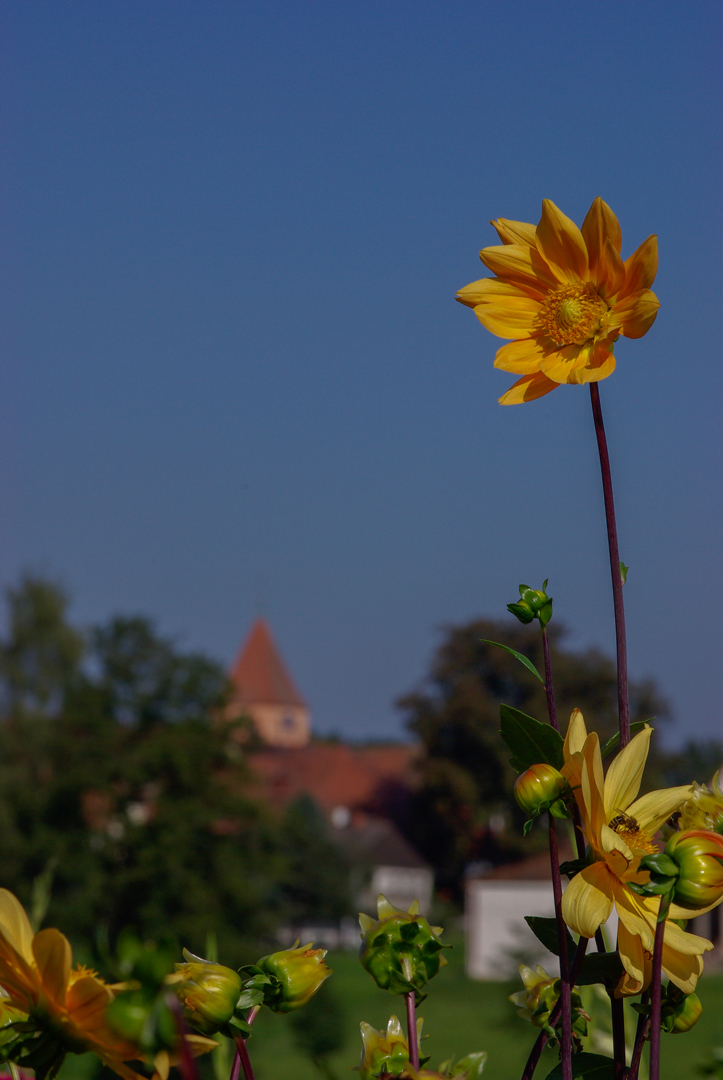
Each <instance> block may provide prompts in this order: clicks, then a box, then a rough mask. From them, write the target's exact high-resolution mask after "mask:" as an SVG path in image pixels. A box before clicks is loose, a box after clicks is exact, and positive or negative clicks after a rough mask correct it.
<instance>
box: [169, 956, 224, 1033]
mask: <svg viewBox="0 0 723 1080" xmlns="http://www.w3.org/2000/svg"><path fill="white" fill-rule="evenodd" d="M183 955H184V956H185V958H186V961H187V962H186V963H185V964H176V973H177V975H179V976H180V977H181V978H180V980H179V981H178V982H174V984H173V989H174V991H175V994H176V997H177V998H178V1000H179V1001H180V1002H181V1005H182V1006H183V1015H184V1017H185V1018H186V1020H187V1021H188V1023H189V1024H190V1025H191V1027H192V1028H195V1030H196V1031H199V1032H200V1033H201V1034H202V1035H213V1034H215V1033H216V1032H217V1031H218V1030H219V1028H222V1027H224V1025H225V1024H227V1023H228V1022H229V1020H230V1019H231V1017H232V1016H233V1014H234V1009H235V1008H236V1003H237V1001H238V999H239V996H240V994H241V978H240V976H239V975H237V974H236V972H235V971H232V969H231V968H227V967H224V966H223V965H222V964H214V963H211V961H210V960H203V959H202V958H201V957H200V956H194V955H193V953H190V952H188V950H187V949H184V950H183Z"/></svg>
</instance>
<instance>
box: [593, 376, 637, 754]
mask: <svg viewBox="0 0 723 1080" xmlns="http://www.w3.org/2000/svg"><path fill="white" fill-rule="evenodd" d="M590 401H591V403H592V415H593V420H594V421H595V435H596V436H597V448H598V452H599V454H600V472H601V473H602V485H603V498H604V500H605V520H606V522H607V530H608V550H609V551H610V573H611V575H612V583H613V605H614V608H615V641H616V646H617V661H618V717H619V722H620V746H621V747H623V746H627V745H628V743H629V742H630V706H629V703H628V651H627V643H626V638H625V607H624V605H623V581H622V577H621V576H620V551H619V548H618V530H617V526H616V524H615V503H614V502H613V480H612V474H611V472H610V457H609V455H608V444H607V439H606V438H605V427H604V425H603V416H602V409H601V407H600V390H599V388H598V385H597V383H594V382H592V383H590Z"/></svg>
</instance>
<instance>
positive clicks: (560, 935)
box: [547, 814, 572, 1080]
mask: <svg viewBox="0 0 723 1080" xmlns="http://www.w3.org/2000/svg"><path fill="white" fill-rule="evenodd" d="M547 816H548V836H549V839H550V868H551V870H552V893H553V896H554V898H555V918H556V920H557V949H558V952H559V954H560V984H561V985H560V1003H561V1006H562V1032H561V1038H560V1062H561V1069H562V1080H572V1005H571V1001H570V996H571V987H570V968H569V966H568V959H567V927H566V926H565V920H564V919H563V917H562V882H561V881H560V859H559V855H558V851H557V828H556V827H555V819H554V817H553V816H552V814H548V815H547Z"/></svg>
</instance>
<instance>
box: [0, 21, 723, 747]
mask: <svg viewBox="0 0 723 1080" xmlns="http://www.w3.org/2000/svg"><path fill="white" fill-rule="evenodd" d="M722 16H723V7H722V6H721V4H720V2H719V0H712V2H709V0H695V2H693V3H691V4H688V5H686V6H683V5H681V4H680V3H677V2H670V0H655V2H649V0H637V2H636V3H634V4H631V3H629V2H627V0H626V2H617V0H612V2H610V3H608V4H606V5H604V6H601V5H599V4H580V3H579V2H577V0H575V2H555V3H551V2H542V0H541V2H531V0H524V2H507V3H506V4H491V3H485V2H484V0H482V2H480V0H476V2H474V3H472V2H467V0H458V2H455V3H450V2H441V0H436V2H428V0H413V2H411V0H393V2H391V3H390V2H389V0H385V2H365V3H361V4H355V5H347V4H340V3H331V2H314V0H311V2H309V3H304V4H300V3H296V2H293V3H292V2H286V3H280V2H273V0H272V2H269V0H265V2H264V3H257V2H237V3H228V2H227V0H223V2H218V0H203V2H201V0H197V2H192V3H190V2H185V0H172V2H167V0H154V2H153V3H149V2H148V0H138V2H137V0H133V2H106V3H102V4H99V3H97V0H92V2H87V3H84V2H78V0H68V2H67V3H62V4H59V3H57V2H45V0H33V2H32V3H27V2H26V0H5V2H4V3H3V4H2V6H1V7H0V22H1V25H0V38H1V39H2V46H1V48H2V50H3V55H2V57H1V58H0V59H1V61H2V68H3V76H2V79H3V83H2V100H3V103H2V110H3V126H4V135H3V142H4V146H5V149H6V162H7V165H6V167H5V191H6V194H5V198H4V204H5V211H6V213H5V225H4V239H3V242H2V246H3V250H4V253H5V254H4V256H3V264H4V268H3V289H2V295H3V313H2V326H3V338H4V342H3V368H4V374H3V387H4V389H3V394H2V400H1V402H0V483H1V490H0V496H1V498H2V507H3V511H4V513H3V519H4V520H3V528H2V531H1V532H2V536H1V540H0V559H1V566H0V577H1V581H2V583H3V584H4V585H8V584H12V583H14V582H15V581H17V578H18V575H19V574H20V572H21V571H22V570H23V569H30V570H34V571H40V572H43V573H47V574H49V575H50V576H53V577H55V578H59V579H61V580H62V581H63V582H64V583H65V584H66V586H67V587H68V589H69V590H70V591H71V593H72V595H73V598H74V599H73V616H74V618H75V619H77V620H78V621H79V622H81V623H89V622H91V621H96V620H104V619H106V618H107V617H109V616H110V615H111V614H113V613H116V612H126V613H135V612H138V611H140V612H144V613H147V614H149V615H151V616H153V617H154V618H156V619H157V620H158V623H159V626H160V627H161V628H162V630H163V631H165V632H167V633H169V634H172V635H174V636H176V637H177V639H178V641H179V643H180V644H182V645H183V646H184V647H189V648H191V647H193V648H201V649H203V650H205V651H207V652H208V653H210V654H212V655H214V656H216V657H218V658H220V659H221V660H223V661H229V660H230V659H231V658H232V656H233V654H234V653H235V651H236V649H237V648H238V646H239V644H240V641H241V639H242V638H243V636H244V635H245V633H246V631H247V629H248V627H249V624H250V621H251V620H252V618H253V616H254V615H255V613H256V612H257V611H258V610H259V608H261V609H262V610H263V611H265V613H266V614H267V615H268V617H269V618H270V621H271V623H272V626H273V628H274V630H275V633H276V635H277V637H278V639H279V641H280V643H281V646H282V649H283V651H284V653H285V654H286V656H287V659H288V661H289V664H290V666H291V668H292V670H293V672H294V673H295V675H296V678H297V681H298V682H299V684H300V687H301V689H302V692H303V693H304V694H305V695H306V697H307V698H308V699H309V701H310V703H311V706H312V710H313V714H314V718H315V723H316V727H317V729H318V730H321V731H329V730H338V731H341V732H343V733H345V734H347V735H354V736H359V737H364V736H369V735H389V736H393V735H395V734H397V733H398V732H399V731H400V727H399V718H398V717H397V716H396V714H395V711H394V708H393V705H392V701H393V699H394V698H395V697H396V696H398V695H399V694H401V693H403V692H404V691H406V690H408V689H409V688H410V687H411V686H412V685H414V684H415V683H416V682H417V681H418V680H420V679H421V678H422V676H423V674H424V672H425V669H426V666H427V664H428V661H429V658H430V656H431V653H432V651H433V649H434V647H435V646H436V644H437V643H438V641H439V639H440V638H439V633H440V627H442V626H444V625H445V624H449V623H452V622H458V621H462V620H465V619H469V618H471V617H473V616H476V615H482V614H484V615H499V616H501V617H502V616H504V615H505V610H504V605H505V604H506V603H507V602H508V601H511V600H513V599H514V598H515V596H516V585H517V582H518V581H520V580H522V581H528V582H530V583H540V582H541V580H542V578H544V577H549V578H550V589H551V592H552V594H553V595H554V598H555V605H556V606H555V612H556V617H557V618H559V619H561V620H563V621H564V622H565V623H566V624H567V625H568V626H569V628H570V631H571V641H572V642H573V643H574V644H576V645H578V646H580V647H582V646H584V645H587V644H591V643H592V644H597V645H600V646H601V647H603V648H605V649H607V650H611V649H612V647H613V630H612V605H611V600H610V597H609V580H608V576H609V571H608V567H607V565H606V558H607V555H606V548H605V544H604V519H603V511H602V499H601V490H600V480H599V474H598V466H597V460H596V451H595V446H594V440H593V432H592V423H591V418H590V405H589V396H588V393H587V390H586V389H580V388H575V387H570V388H567V387H564V388H562V389H561V390H558V391H556V392H555V393H554V394H552V395H550V396H549V397H546V398H544V399H543V400H541V401H539V402H537V403H534V404H530V405H526V406H520V407H517V408H507V409H504V408H501V407H499V406H498V405H497V397H498V396H499V395H500V394H501V393H502V392H503V391H504V390H505V389H506V388H507V386H508V385H509V383H510V381H511V379H510V378H509V377H508V376H507V375H505V374H504V373H500V372H497V371H495V370H494V369H493V367H492V360H493V356H494V352H495V349H496V347H497V346H498V345H499V344H500V342H499V340H498V339H495V338H493V337H492V336H491V335H490V334H488V333H487V332H486V331H485V330H483V329H482V327H481V326H480V325H479V323H478V322H477V320H476V319H475V317H474V315H473V313H472V312H471V311H469V310H468V309H466V308H463V307H461V306H460V305H458V304H456V303H455V302H454V293H455V291H456V290H457V289H458V288H460V287H461V286H462V285H465V284H467V283H468V282H470V281H472V280H474V279H475V278H478V277H481V276H484V270H483V268H482V267H481V264H480V263H479V261H478V257H477V252H478V250H479V248H480V247H482V246H485V245H487V244H490V243H494V242H495V235H494V233H493V232H492V229H491V228H490V226H489V225H488V219H489V218H491V217H497V216H503V217H511V218H517V219H522V220H527V221H537V220H538V217H539V210H540V202H541V199H542V198H543V197H549V198H551V199H553V200H554V201H555V202H556V203H557V204H558V205H559V206H560V207H561V208H562V209H563V210H565V212H566V213H568V214H569V215H570V216H572V217H573V218H575V219H576V220H577V221H578V222H579V221H581V220H582V217H583V216H584V214H585V212H586V210H587V208H588V206H589V204H590V203H591V202H592V200H593V198H594V197H595V196H596V195H602V197H603V198H604V199H605V200H606V201H607V202H608V203H610V205H611V206H612V207H613V208H614V210H615V211H616V213H617V214H618V216H619V218H620V221H621V223H622V228H623V254H624V255H627V254H629V253H630V252H631V251H632V250H633V249H634V248H635V247H637V245H638V244H639V243H640V242H641V241H642V240H643V239H644V238H645V237H646V236H647V235H648V234H649V233H651V232H655V233H658V234H659V238H660V253H661V264H660V272H659V275H658V279H657V283H656V286H655V288H656V292H657V293H658V296H659V298H660V301H661V305H662V306H661V310H660V313H659V316H658V319H657V322H656V323H655V325H654V327H653V329H652V330H651V331H650V333H649V334H648V335H647V337H645V338H643V339H642V340H641V341H637V342H636V341H632V342H629V341H626V340H624V339H621V341H620V342H619V344H618V346H617V349H616V353H617V357H618V369H617V371H616V373H615V374H614V375H613V376H612V377H611V378H610V379H608V380H606V381H605V382H604V383H602V384H601V394H602V401H603V409H604V412H605V416H606V421H607V425H608V435H609V439H610V443H611V453H612V459H613V469H614V480H615V485H616V494H617V504H618V517H619V525H620V538H621V556H622V558H623V560H624V561H625V562H626V563H628V564H629V565H630V574H629V578H628V584H627V586H626V589H625V595H626V600H627V608H628V630H629V642H630V664H631V668H632V672H633V674H634V675H636V676H643V675H651V676H653V677H654V678H655V679H656V680H657V681H658V683H659V685H660V687H661V689H662V690H663V692H664V693H665V694H667V695H668V696H669V697H670V699H671V701H672V703H673V706H674V709H675V713H676V716H677V728H676V736H675V737H679V738H683V737H685V736H687V735H691V734H696V735H699V736H704V735H720V733H721V730H722V729H723V723H722V722H721V716H722V713H721V700H720V698H721V693H720V688H721V678H720V670H721V644H722V642H721V613H722V612H723V605H722V600H723V597H722V596H721V588H720V583H721V577H722V575H721V560H720V548H721V503H720V480H721V475H720V429H721V420H720V417H721V404H722V400H721V398H722V395H721V340H722V336H723V334H722V331H723V327H722V326H721V322H722V320H721V276H722V275H721V198H720V178H721V177H720V165H721V140H720V120H721V95H720V88H721V86H720V84H721V79H720V74H721V72H720V56H721V37H722V34H721V17H722Z"/></svg>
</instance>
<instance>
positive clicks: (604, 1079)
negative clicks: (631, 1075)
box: [546, 1053, 615, 1080]
mask: <svg viewBox="0 0 723 1080" xmlns="http://www.w3.org/2000/svg"><path fill="white" fill-rule="evenodd" d="M583 1077H584V1080H614V1077H615V1066H614V1063H613V1061H612V1059H611V1058H609V1057H603V1056H602V1054H586V1053H583V1054H573V1056H572V1080H579V1078H583ZM546 1080H562V1066H561V1065H556V1066H555V1068H554V1069H553V1070H552V1072H549V1073H548V1074H547V1077H546Z"/></svg>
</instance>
